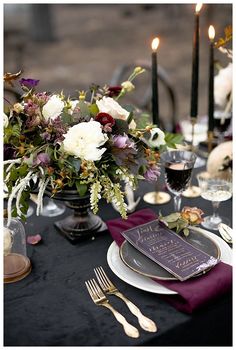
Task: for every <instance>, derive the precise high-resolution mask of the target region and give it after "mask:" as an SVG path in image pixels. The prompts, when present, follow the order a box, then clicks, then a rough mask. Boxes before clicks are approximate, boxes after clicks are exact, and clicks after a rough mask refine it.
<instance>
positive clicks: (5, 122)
mask: <svg viewBox="0 0 236 350" xmlns="http://www.w3.org/2000/svg"><path fill="white" fill-rule="evenodd" d="M8 124H9V120H8V116H7V115H6V114H5V113H3V126H4V128H7V127H8Z"/></svg>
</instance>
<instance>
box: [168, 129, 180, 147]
mask: <svg viewBox="0 0 236 350" xmlns="http://www.w3.org/2000/svg"><path fill="white" fill-rule="evenodd" d="M183 139H184V137H183V135H181V134H172V133H169V132H166V133H165V141H166V147H170V148H176V144H181V143H182V142H183Z"/></svg>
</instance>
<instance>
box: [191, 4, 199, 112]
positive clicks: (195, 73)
mask: <svg viewBox="0 0 236 350" xmlns="http://www.w3.org/2000/svg"><path fill="white" fill-rule="evenodd" d="M197 6H198V5H197ZM197 6H196V11H195V29H194V35H193V57H192V87H191V110H190V117H191V118H197V115H198V77H199V11H200V9H199V10H197Z"/></svg>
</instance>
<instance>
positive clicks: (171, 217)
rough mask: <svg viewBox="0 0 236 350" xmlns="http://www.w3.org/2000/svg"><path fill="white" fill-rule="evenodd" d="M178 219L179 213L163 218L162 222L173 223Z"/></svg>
mask: <svg viewBox="0 0 236 350" xmlns="http://www.w3.org/2000/svg"><path fill="white" fill-rule="evenodd" d="M179 217H180V213H172V214H170V215H167V216H163V218H162V219H163V220H164V221H166V222H168V223H170V222H175V221H177V220H178V219H179Z"/></svg>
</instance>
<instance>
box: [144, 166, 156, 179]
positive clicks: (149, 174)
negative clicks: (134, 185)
mask: <svg viewBox="0 0 236 350" xmlns="http://www.w3.org/2000/svg"><path fill="white" fill-rule="evenodd" d="M143 176H144V177H145V179H146V180H147V181H150V182H153V181H157V178H158V177H159V176H160V168H158V166H157V165H152V166H151V167H150V168H148V169H147V170H146V172H145V173H144V175H143Z"/></svg>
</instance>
